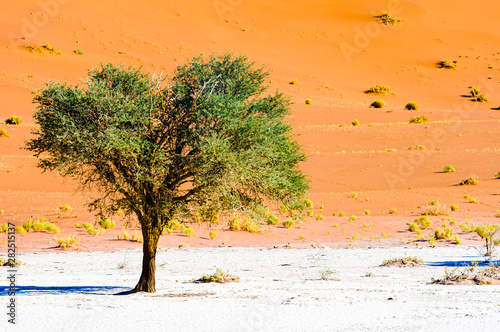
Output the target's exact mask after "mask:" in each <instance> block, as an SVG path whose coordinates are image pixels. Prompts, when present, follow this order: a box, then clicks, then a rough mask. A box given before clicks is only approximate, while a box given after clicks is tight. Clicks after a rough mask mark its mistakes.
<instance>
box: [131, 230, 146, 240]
mask: <svg viewBox="0 0 500 332" xmlns="http://www.w3.org/2000/svg"><path fill="white" fill-rule="evenodd" d="M130 240H131V241H134V242H137V243H142V242H144V239H143V238H142V235H141V234H137V232H135V233H134V234H133V235H132V238H131V239H130Z"/></svg>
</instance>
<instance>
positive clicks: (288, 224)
mask: <svg viewBox="0 0 500 332" xmlns="http://www.w3.org/2000/svg"><path fill="white" fill-rule="evenodd" d="M293 226H295V221H293V220H286V221H283V227H285V228H290V227H293Z"/></svg>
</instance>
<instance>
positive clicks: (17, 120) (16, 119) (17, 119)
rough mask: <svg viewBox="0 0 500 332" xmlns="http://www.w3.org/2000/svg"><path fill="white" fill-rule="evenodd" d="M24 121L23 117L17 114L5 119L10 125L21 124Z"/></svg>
mask: <svg viewBox="0 0 500 332" xmlns="http://www.w3.org/2000/svg"><path fill="white" fill-rule="evenodd" d="M22 122H23V120H22V119H21V117H20V116H17V115H13V116H11V117H10V118H8V119H6V120H5V123H6V124H10V125H20V124H21V123H22Z"/></svg>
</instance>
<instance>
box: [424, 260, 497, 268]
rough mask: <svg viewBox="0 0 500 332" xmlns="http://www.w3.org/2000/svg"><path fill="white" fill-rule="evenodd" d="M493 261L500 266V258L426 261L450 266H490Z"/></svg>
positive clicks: (429, 263)
mask: <svg viewBox="0 0 500 332" xmlns="http://www.w3.org/2000/svg"><path fill="white" fill-rule="evenodd" d="M491 263H493V265H495V266H498V265H500V260H484V259H483V260H481V261H479V260H477V259H471V260H463V261H442V262H426V263H425V265H427V266H448V267H458V266H472V265H476V264H477V266H489V265H490V264H491Z"/></svg>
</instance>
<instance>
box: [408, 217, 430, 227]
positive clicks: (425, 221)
mask: <svg viewBox="0 0 500 332" xmlns="http://www.w3.org/2000/svg"><path fill="white" fill-rule="evenodd" d="M413 222H414V223H416V224H419V225H420V226H421V227H422V228H424V229H425V228H428V227H430V226H431V225H432V221H431V218H429V217H428V216H420V217H419V218H417V219H415V220H413Z"/></svg>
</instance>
